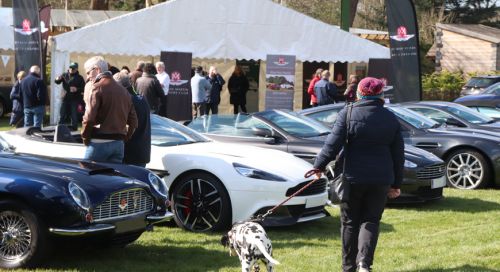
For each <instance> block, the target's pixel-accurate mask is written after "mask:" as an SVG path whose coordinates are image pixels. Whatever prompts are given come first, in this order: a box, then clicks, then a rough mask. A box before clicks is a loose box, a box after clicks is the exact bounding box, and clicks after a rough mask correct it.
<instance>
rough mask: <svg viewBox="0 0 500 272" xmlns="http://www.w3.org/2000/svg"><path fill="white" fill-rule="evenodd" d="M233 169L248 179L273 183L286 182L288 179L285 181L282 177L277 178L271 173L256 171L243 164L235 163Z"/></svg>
mask: <svg viewBox="0 0 500 272" xmlns="http://www.w3.org/2000/svg"><path fill="white" fill-rule="evenodd" d="M233 167H234V169H235V170H236V172H238V173H239V174H240V175H242V176H244V177H247V178H254V179H263V180H271V181H281V182H283V181H286V179H284V178H282V177H280V176H277V175H274V174H271V173H268V172H266V171H262V170H259V169H255V168H253V167H250V166H246V165H243V164H239V163H233Z"/></svg>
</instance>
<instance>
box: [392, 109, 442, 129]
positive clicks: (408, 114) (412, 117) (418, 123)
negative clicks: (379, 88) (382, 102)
mask: <svg viewBox="0 0 500 272" xmlns="http://www.w3.org/2000/svg"><path fill="white" fill-rule="evenodd" d="M387 109H389V110H390V111H392V112H393V113H394V114H396V116H398V117H399V118H401V119H403V120H404V121H406V122H407V123H409V124H410V125H412V126H414V127H416V128H419V129H428V128H435V127H438V126H440V125H439V123H437V122H435V121H434V120H432V119H429V118H427V117H424V116H422V115H420V114H418V113H416V112H414V111H412V110H409V109H405V108H403V107H387Z"/></svg>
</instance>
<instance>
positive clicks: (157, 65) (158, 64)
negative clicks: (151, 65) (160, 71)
mask: <svg viewBox="0 0 500 272" xmlns="http://www.w3.org/2000/svg"><path fill="white" fill-rule="evenodd" d="M155 67H163V68H165V63H163V61H158V62H156V63H155Z"/></svg>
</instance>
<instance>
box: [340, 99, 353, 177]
mask: <svg viewBox="0 0 500 272" xmlns="http://www.w3.org/2000/svg"><path fill="white" fill-rule="evenodd" d="M352 107H353V105H352V104H348V105H347V119H346V121H345V122H346V133H345V142H344V163H343V164H342V173H344V172H345V161H346V160H347V145H348V144H349V129H350V128H351V113H352Z"/></svg>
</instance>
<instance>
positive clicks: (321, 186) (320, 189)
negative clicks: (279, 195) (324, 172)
mask: <svg viewBox="0 0 500 272" xmlns="http://www.w3.org/2000/svg"><path fill="white" fill-rule="evenodd" d="M309 182H311V180H308V181H306V182H302V183H300V184H299V185H297V186H295V187H292V188H289V189H288V190H287V191H286V196H291V195H293V194H294V193H295V192H297V191H299V190H300V189H302V187H304V186H306V185H307V184H308V183H309ZM325 191H326V179H324V178H322V179H319V180H317V181H316V182H314V183H313V184H311V185H310V186H309V187H307V188H306V189H305V190H304V191H302V192H300V193H299V194H298V195H297V196H309V195H317V194H322V193H324V192H325Z"/></svg>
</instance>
